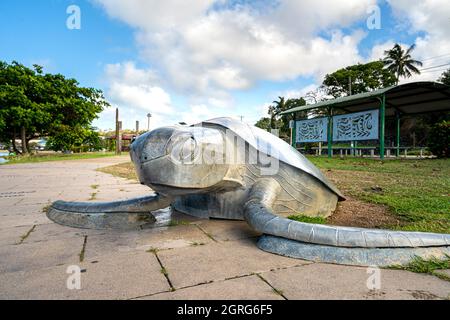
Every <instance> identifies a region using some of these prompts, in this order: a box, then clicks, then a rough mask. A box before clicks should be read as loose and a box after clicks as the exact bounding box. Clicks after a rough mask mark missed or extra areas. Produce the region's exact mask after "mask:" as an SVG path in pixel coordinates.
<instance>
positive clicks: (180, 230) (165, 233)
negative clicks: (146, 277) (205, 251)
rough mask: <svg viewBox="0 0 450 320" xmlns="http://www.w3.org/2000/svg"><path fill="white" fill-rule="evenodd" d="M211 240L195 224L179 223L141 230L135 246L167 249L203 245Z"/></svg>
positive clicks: (145, 248) (143, 248)
mask: <svg viewBox="0 0 450 320" xmlns="http://www.w3.org/2000/svg"><path fill="white" fill-rule="evenodd" d="M210 242H212V240H211V239H210V238H209V237H208V236H207V235H206V234H204V233H203V232H202V231H201V230H200V229H198V228H197V227H196V226H195V225H179V226H173V227H163V228H155V229H147V230H143V231H142V232H140V233H139V235H138V238H137V246H138V248H139V249H141V250H148V249H158V250H167V249H175V248H183V247H190V246H203V245H205V244H208V243H210Z"/></svg>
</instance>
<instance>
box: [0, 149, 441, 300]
mask: <svg viewBox="0 0 450 320" xmlns="http://www.w3.org/2000/svg"><path fill="white" fill-rule="evenodd" d="M126 161H128V157H127V156H123V157H111V158H101V159H90V160H74V161H58V162H46V163H36V164H18V165H7V166H0V298H1V299H239V300H241V299H449V298H450V282H448V281H445V280H442V279H439V278H438V277H435V276H431V275H422V274H415V273H411V272H407V271H398V270H385V269H382V270H376V269H368V268H360V267H349V266H337V265H331V264H322V263H313V262H309V261H302V260H296V259H291V258H286V257H281V256H277V255H273V254H270V253H266V252H263V251H261V250H259V249H258V248H257V247H256V245H255V243H256V240H257V236H258V234H257V233H255V232H254V231H252V230H251V229H250V228H249V227H248V226H247V225H246V223H245V222H240V221H220V220H199V219H195V218H192V217H189V216H185V215H181V214H176V215H175V220H176V221H177V222H176V223H174V225H173V226H171V227H164V228H157V229H150V230H142V231H132V232H117V231H98V230H81V229H73V228H67V227H63V226H60V225H57V224H54V223H52V222H51V221H50V220H48V219H47V217H46V216H45V213H44V212H43V209H44V208H45V207H46V206H47V205H48V204H49V203H51V202H52V201H55V200H77V201H108V200H117V199H126V198H132V197H135V196H139V195H145V194H147V193H148V192H149V189H148V188H147V187H145V186H142V185H139V184H137V183H133V182H131V181H129V180H126V179H122V178H117V177H113V176H111V175H108V174H105V173H101V172H98V171H95V169H97V168H100V167H105V166H108V165H112V164H117V163H120V162H126ZM74 270H76V271H74ZM78 271H79V272H80V273H79V274H80V277H79V280H80V282H79V284H80V289H79V290H78V289H69V288H73V287H74V286H75V287H76V284H77V280H74V278H73V276H74V275H77V273H78ZM378 275H379V277H377V276H378ZM374 277H375V278H374ZM68 287H69V288H68Z"/></svg>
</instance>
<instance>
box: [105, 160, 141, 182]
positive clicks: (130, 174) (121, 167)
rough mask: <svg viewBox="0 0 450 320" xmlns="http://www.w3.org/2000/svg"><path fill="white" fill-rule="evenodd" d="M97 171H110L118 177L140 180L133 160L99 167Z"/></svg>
mask: <svg viewBox="0 0 450 320" xmlns="http://www.w3.org/2000/svg"><path fill="white" fill-rule="evenodd" d="M97 171H100V172H104V173H109V174H112V175H113V176H116V177H121V178H126V179H129V180H134V181H136V182H137V181H138V178H137V175H136V170H135V169H134V166H133V164H132V163H131V162H125V163H120V164H116V165H112V166H109V167H104V168H99V169H97Z"/></svg>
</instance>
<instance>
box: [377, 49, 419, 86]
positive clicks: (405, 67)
mask: <svg viewBox="0 0 450 320" xmlns="http://www.w3.org/2000/svg"><path fill="white" fill-rule="evenodd" d="M414 48H415V45H414V44H413V45H411V46H410V47H409V48H408V49H407V50H406V51H405V50H403V48H402V47H401V46H400V45H399V44H398V43H396V44H395V45H394V47H393V48H392V49H390V50H386V51H385V52H384V55H385V57H384V59H383V62H384V65H385V67H386V68H387V69H388V70H389V71H391V72H392V73H394V74H395V76H396V79H397V82H396V84H398V82H399V80H400V77H403V78H410V77H411V76H412V74H413V73H415V74H420V71H419V69H418V68H417V67H421V66H422V62H420V61H418V60H414V59H413V58H412V56H411V52H412V51H413V50H414Z"/></svg>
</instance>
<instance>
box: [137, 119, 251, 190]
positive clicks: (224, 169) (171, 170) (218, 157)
mask: <svg viewBox="0 0 450 320" xmlns="http://www.w3.org/2000/svg"><path fill="white" fill-rule="evenodd" d="M224 146H225V135H224V133H223V132H222V131H221V130H219V129H216V128H210V127H186V126H169V127H161V128H158V129H155V130H153V131H150V132H147V133H145V134H143V135H141V136H139V137H138V138H137V139H136V140H135V141H134V142H133V143H132V144H131V151H130V154H131V159H132V161H133V163H134V166H135V168H136V171H137V174H138V177H139V180H140V182H141V183H142V184H145V185H148V186H149V187H151V188H152V189H153V190H155V191H157V192H159V193H162V194H170V195H182V194H189V193H200V192H209V191H211V190H218V189H220V190H230V189H234V188H236V187H239V186H241V185H242V183H241V182H240V181H239V179H236V178H235V176H236V174H235V172H236V170H235V169H236V166H235V165H230V164H227V163H226V162H227V161H226V153H225V152H226V151H225V147H224ZM238 171H239V170H238Z"/></svg>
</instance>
